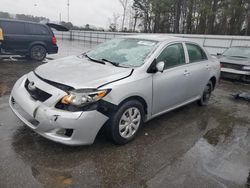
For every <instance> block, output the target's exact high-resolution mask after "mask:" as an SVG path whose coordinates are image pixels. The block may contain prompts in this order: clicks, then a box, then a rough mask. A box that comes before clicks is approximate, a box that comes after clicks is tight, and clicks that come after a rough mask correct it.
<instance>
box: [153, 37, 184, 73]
mask: <svg viewBox="0 0 250 188" xmlns="http://www.w3.org/2000/svg"><path fill="white" fill-rule="evenodd" d="M174 44H181V45H182V48H183V52H184V58H185V63H183V64H180V65H175V66H172V67H168V68H166V69H164V70H163V72H164V71H166V70H169V69H172V68H176V67H181V66H183V65H187V63H188V62H187V54H186V51H185V50H186V49H185V45H184V42H182V41H176V42H171V43H168V44H166V45H165V46H164V47H163V48H162V49H161V51H160V52H159V53H158V54H157V55H156V57H155V61H156V60H157V58H158V57H159V56H160V55H161V53H162V52H163V51H164V50H165V49H166V48H168V47H169V46H172V45H174ZM156 65H157V62H156Z"/></svg>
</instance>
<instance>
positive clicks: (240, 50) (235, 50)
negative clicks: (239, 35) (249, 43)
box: [223, 47, 250, 58]
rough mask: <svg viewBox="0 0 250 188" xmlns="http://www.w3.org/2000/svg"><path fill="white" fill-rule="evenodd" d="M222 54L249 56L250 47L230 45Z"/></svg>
mask: <svg viewBox="0 0 250 188" xmlns="http://www.w3.org/2000/svg"><path fill="white" fill-rule="evenodd" d="M223 55H224V56H231V57H241V58H250V48H244V47H232V48H229V49H228V50H226V51H225V52H224V53H223Z"/></svg>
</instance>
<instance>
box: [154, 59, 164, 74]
mask: <svg viewBox="0 0 250 188" xmlns="http://www.w3.org/2000/svg"><path fill="white" fill-rule="evenodd" d="M164 66H165V63H164V62H163V61H160V62H159V63H157V65H156V70H157V71H158V72H163V70H164Z"/></svg>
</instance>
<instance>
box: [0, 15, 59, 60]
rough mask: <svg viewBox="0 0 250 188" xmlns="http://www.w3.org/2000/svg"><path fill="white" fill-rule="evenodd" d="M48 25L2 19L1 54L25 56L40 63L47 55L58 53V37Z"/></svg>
mask: <svg viewBox="0 0 250 188" xmlns="http://www.w3.org/2000/svg"><path fill="white" fill-rule="evenodd" d="M48 25H49V24H48ZM48 25H46V24H39V23H34V22H26V21H16V20H6V19H0V27H1V28H2V29H3V33H4V41H3V43H2V49H1V53H2V54H15V55H24V56H28V57H30V58H32V59H34V60H38V61H42V60H43V59H44V58H45V57H46V54H55V53H57V52H58V46H57V44H56V37H55V36H54V33H53V31H52V30H51V28H50V27H49V26H48Z"/></svg>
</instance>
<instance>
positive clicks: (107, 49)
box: [87, 38, 157, 67]
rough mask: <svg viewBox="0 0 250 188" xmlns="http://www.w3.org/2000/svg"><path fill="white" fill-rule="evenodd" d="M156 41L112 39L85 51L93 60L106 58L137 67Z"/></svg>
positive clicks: (152, 48)
mask: <svg viewBox="0 0 250 188" xmlns="http://www.w3.org/2000/svg"><path fill="white" fill-rule="evenodd" d="M156 44H157V42H156V41H150V40H140V39H122V38H120V39H113V40H110V41H107V42H105V43H102V44H100V45H98V46H97V47H95V48H94V49H93V50H91V51H89V52H88V53H87V56H88V57H90V58H91V59H94V60H106V61H111V62H114V63H116V64H118V65H121V66H132V67H137V66H140V65H142V64H144V61H145V59H146V58H147V56H148V55H149V54H150V53H151V52H152V51H153V50H154V49H155V47H156Z"/></svg>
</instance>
